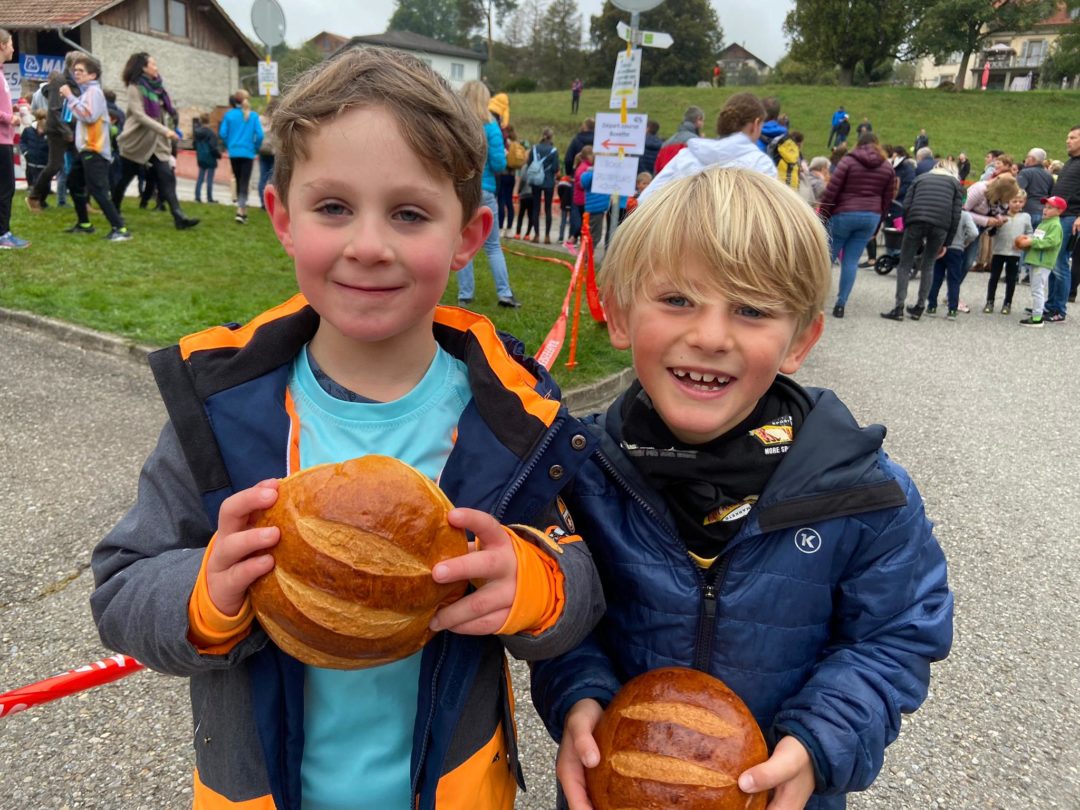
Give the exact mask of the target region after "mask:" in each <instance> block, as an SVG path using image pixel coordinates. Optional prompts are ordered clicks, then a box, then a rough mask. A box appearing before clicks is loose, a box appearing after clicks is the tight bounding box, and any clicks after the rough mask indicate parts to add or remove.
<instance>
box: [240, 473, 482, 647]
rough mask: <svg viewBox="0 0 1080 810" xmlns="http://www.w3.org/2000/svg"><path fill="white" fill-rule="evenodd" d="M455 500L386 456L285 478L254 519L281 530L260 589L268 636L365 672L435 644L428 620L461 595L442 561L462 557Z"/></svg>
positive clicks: (255, 600)
mask: <svg viewBox="0 0 1080 810" xmlns="http://www.w3.org/2000/svg"><path fill="white" fill-rule="evenodd" d="M452 508H453V505H452V504H451V503H450V501H449V500H448V499H447V497H446V495H445V494H444V493H443V492H442V490H441V489H439V488H438V486H436V485H435V484H434V483H433V482H432V481H430V480H429V479H428V478H427V477H426V476H424V475H423V474H421V473H420V472H418V471H417V470H415V469H413V468H412V467H410V466H409V465H408V464H405V463H404V462H401V461H398V460H397V459H394V458H390V457H388V456H362V457H361V458H356V459H350V460H349V461H345V462H342V463H341V464H323V465H320V466H318V467H312V468H310V469H307V470H304V471H302V472H299V473H296V474H294V475H291V476H289V477H288V478H285V479H283V480H282V481H281V485H280V487H279V493H278V499H277V502H276V503H275V504H274V506H272V507H271V508H269V509H267V510H265V511H264V512H262V513H260V514H259V515H258V516H256V518H255V521H254V523H255V525H257V526H277V527H278V528H279V529H280V530H281V540H280V541H279V542H278V544H277V546H275V547H274V549H273V551H272V554H273V557H274V569H273V570H272V571H271V572H270V573H269V574H267V575H266V576H263V577H260V578H259V579H258V580H256V581H255V583H254V584H253V585H252V586H251V601H252V606H253V607H254V609H255V615H256V616H257V617H258V619H259V622H260V624H261V625H262V626H263V629H265V630H266V632H267V634H268V635H269V636H270V637H271V638H272V639H273V640H274V643H276V644H277V645H278V646H279V647H281V649H283V650H284V651H285V652H287V653H289V654H290V655H292V656H293V657H295V658H297V659H299V660H301V661H303V662H304V663H306V664H311V665H312V666H320V667H329V668H333V669H358V668H361V667H369V666H375V665H377V664H384V663H388V662H390V661H396V660H399V659H401V658H404V657H406V656H408V655H412V654H413V653H414V652H416V651H417V650H419V649H420V648H421V647H423V646H424V644H426V643H427V641H428V640H429V639H430V638H431V636H432V633H431V631H430V630H429V629H428V623H429V622H430V621H431V617H432V616H433V615H434V614H435V611H436V610H438V609H439V608H440V607H441V606H443V605H446V604H449V603H451V602H453V601H455V600H456V599H459V598H460V597H461V596H462V595H463V594H464V592H465V588H466V584H465V583H463V582H459V583H454V584H451V585H440V584H438V583H436V582H435V581H434V580H433V579H432V578H431V569H432V568H433V567H434V566H435V565H436V563H438V562H440V561H441V560H445V559H448V558H450V557H457V556H460V555H462V554H465V553H466V552H467V550H468V544H467V542H466V539H465V533H464V532H462V531H461V530H459V529H455V528H453V527H452V526H450V525H449V524H448V523H447V520H446V516H447V513H448V512H449V511H450V509H452Z"/></svg>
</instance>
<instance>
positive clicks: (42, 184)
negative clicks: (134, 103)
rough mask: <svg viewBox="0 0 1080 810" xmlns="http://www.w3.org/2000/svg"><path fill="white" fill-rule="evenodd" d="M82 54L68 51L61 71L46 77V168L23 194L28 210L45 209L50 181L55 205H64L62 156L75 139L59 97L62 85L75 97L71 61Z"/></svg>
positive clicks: (44, 94) (44, 92) (44, 88)
mask: <svg viewBox="0 0 1080 810" xmlns="http://www.w3.org/2000/svg"><path fill="white" fill-rule="evenodd" d="M80 53H81V51H68V53H67V55H66V56H65V57H64V67H63V70H54V71H53V72H52V73H51V74H49V79H48V81H47V82H46V83H45V85H43V89H42V95H43V96H44V97H45V102H46V108H45V109H46V114H45V137H46V139H47V140H48V141H49V159H48V162H47V163H46V164H45V168H44V169H43V170H42V171H41V174H39V175H38V178H37V180H36V181H35V182H34V185H33V188H31V189H30V190H29V191H27V192H26V205H27V207H28V208H29V209H30V210H31V211H41V210H42V209H43V208H45V207H46V199H47V198H48V196H49V191H50V190H51V188H52V180H53V178H54V177H56V178H58V179H57V184H56V185H57V190H56V197H57V201H56V204H57V205H60V206H62V205H64V196H65V190H64V189H65V187H66V183H65V179H66V177H65V172H64V156H65V155H67V154H68V152H69V151H70V150H71V148H72V146H71V144H72V142H73V141H74V140H75V130H74V129H73V128H72V125H71V124H70V123H69V122H68V121H66V120H64V119H65V115H64V112H65V108H64V97H63V96H61V95H60V88H61V87H63V86H64V85H65V84H66V85H67V86H68V87H70V88H71V89H72V92H74V93H75V95H78V92H77V91H78V89H79V85H78V84H77V83H76V82H75V80H74V79H73V78H72V77H71V73H70V71H71V65H72V60H74V58H75V57H76V56H79V55H80Z"/></svg>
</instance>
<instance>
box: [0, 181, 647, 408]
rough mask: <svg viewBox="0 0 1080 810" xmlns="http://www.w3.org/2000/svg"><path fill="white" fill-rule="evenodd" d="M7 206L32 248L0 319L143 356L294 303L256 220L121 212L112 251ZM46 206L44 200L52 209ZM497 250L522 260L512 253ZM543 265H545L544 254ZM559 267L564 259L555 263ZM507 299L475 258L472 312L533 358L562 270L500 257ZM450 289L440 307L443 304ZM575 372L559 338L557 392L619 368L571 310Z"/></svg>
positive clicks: (286, 271) (7, 254) (53, 216)
mask: <svg viewBox="0 0 1080 810" xmlns="http://www.w3.org/2000/svg"><path fill="white" fill-rule="evenodd" d="M23 196H24V195H23V193H22V192H19V193H17V194H16V195H15V200H14V204H13V211H12V225H11V227H12V230H13V231H14V232H15V233H16V234H18V235H19V236H21V237H23V238H25V239H29V240H31V242H32V243H33V244H32V246H31V247H30V248H29V249H28V250H19V251H2V252H0V307H6V308H9V309H17V310H24V311H29V312H35V313H39V314H42V315H48V316H50V317H53V318H59V319H61V320H64V321H69V322H71V323H76V324H80V325H82V326H88V327H90V328H92V329H97V330H100V331H104V332H109V333H113V334H117V335H121V336H123V337H126V338H130V339H131V340H134V341H137V342H140V343H146V344H150V345H159V346H160V345H166V344H168V343H171V342H174V341H175V340H177V339H178V338H179V337H181V336H183V335H185V334H188V333H190V332H194V331H197V330H199V329H202V328H204V327H207V326H212V325H215V324H219V323H228V322H240V323H242V322H244V321H247V320H248V319H250V318H251V317H253V316H255V315H257V314H258V313H260V312H262V311H263V310H265V309H267V308H269V307H271V306H273V305H274V304H277V303H280V302H281V301H283V300H285V299H286V298H288V297H289V296H291V295H293V294H294V293H295V292H296V279H295V276H294V274H293V267H292V261H291V260H290V259H289V257H288V256H286V255H285V253H284V251H283V250H282V249H281V246H280V245H279V244H278V242H277V239H276V238H275V236H274V232H273V230H272V228H271V227H270V222H269V220H268V219H267V217H266V216H265V215H264V214H263V213H262V211H260V210H257V209H253V210H252V211H251V219H250V224H248V225H247V226H246V227H244V226H240V225H237V224H236V223H234V222H233V213H234V211H233V209H232V207H230V206H225V205H198V204H196V203H191V202H189V203H185V204H184V210H185V211H186V212H187V213H188V215H190V216H196V217H200V218H201V219H202V224H200V225H199V226H198V227H197V228H195V229H194V230H190V231H177V230H176V229H175V228H174V227H173V222H172V217H171V216H170V215H169V214H168V213H166V212H156V211H147V210H140V209H139V208H138V206H137V205H136V204H135V201H134V200H132V199H128V200H125V202H124V208H123V213H124V216H125V218H126V219H127V222H128V226H129V227H130V228H131V231H132V234H133V235H134V238H133V239H132V241H130V242H124V243H119V244H112V243H109V242H106V241H105V239H104V238H103V237H104V235H105V233H107V231H108V226H107V223H106V222H105V219H104V217H103V216H101V215H100V214H95V215H92V216H91V219H92V220H93V221H94V223H95V225H97V227H98V232H97V234H95V235H93V236H80V235H74V234H66V233H64V229H65V228H67V227H69V226H71V225H73V224H74V223H75V214H74V211H73V210H72V208H71V207H70V206H69V207H67V208H56V207H55V206H54V207H51V208H49V209H47V210H46V211H44V212H42V213H40V214H31V213H30V211H29V210H28V209H27V208H26V205H25V203H24V202H23ZM53 199H55V198H53ZM507 247H508V248H513V249H514V250H518V251H522V252H530V253H542V254H545V252H544V251H539V250H535V249H534V250H530V249H529V248H527V247H525V246H523V245H522V244H521V243H518V242H513V243H512V244H511V243H507ZM545 255H552V254H550V253H546V254H545ZM562 258H567V257H566V256H565V254H563V256H562ZM507 263H508V264H509V267H510V278H511V282H512V284H513V287H514V294H515V295H516V296H517V297H518V298H519V300H521V301H522V302H523V304H524V306H522V308H521V309H517V310H507V309H503V308H500V307H498V306H496V305H495V299H496V296H495V290H494V285H493V284H492V280H491V273H490V272H488V266H487V260H486V258H485V256H484V254H483V252H481V253H480V254H479V255H478V256H477V259H476V288H477V289H476V300H475V301H474V302H473V305H472V307H471V308H472V309H475V310H476V311H477V312H480V313H483V314H484V315H487V316H489V317H490V318H491V319H492V320H493V321H494V322H495V323H496V325H498V327H499V328H500V329H503V330H505V331H508V332H510V333H511V334H514V335H516V336H517V337H518V338H520V339H521V340H522V341H523V342H524V343H525V347H526V350H527V351H528V352H530V353H535V352H536V350H537V349H538V347H539V345H540V342H541V341H542V340H543V339H544V337H545V336H546V335H547V332H548V330H549V329H550V328H551V325H552V324H553V323H554V322H555V319H556V318H557V317H558V314H559V309H560V307H561V306H562V301H563V296H564V295H565V294H566V288H567V285H568V284H569V281H570V273H569V271H568V270H567V269H566V268H565V267H562V266H559V265H555V264H551V263H549V262H540V261H535V260H531V259H526V258H521V257H517V256H512V255H507ZM456 298H457V285H456V284H455V283H454V281H453V280H452V279H451V282H450V286H449V288H448V289H447V294H446V296H445V297H444V303H448V304H449V303H454V302H455V301H456ZM582 309H583V317H582V320H581V326H580V331H579V335H580V344H579V347H578V354H577V361H578V364H577V366H576V367H575V368H573V369H567V368H566V367H565V365H564V364H565V362H566V360H567V359H568V351H569V330H568V335H567V343H566V345H565V346H564V348H563V353H562V354H561V355H560V357H559V358H558V360H556V365H555V367H554V368H553V369H552V373H553V374H554V375H555V377H556V379H558V381H559V383H560V385H561V386H562V387H563V388H567V389H569V388H573V387H576V386H579V385H582V384H585V383H589V382H594V381H596V380H598V379H600V378H603V377H605V376H608V375H609V374H612V373H614V372H616V371H619V370H621V369H622V368H624V367H625V365H626V363H627V360H626V357H625V355H624V353H622V352H617V351H615V350H614V349H613V348H611V345H610V344H609V343H608V340H607V331H606V329H604V328H603V327H601V326H597V325H596V324H595V323H594V322H593V321H592V319H591V318H590V317H589V315H588V311H587V307H585V306H584V305H583V307H582Z"/></svg>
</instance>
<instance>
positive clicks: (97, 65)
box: [71, 53, 101, 79]
mask: <svg viewBox="0 0 1080 810" xmlns="http://www.w3.org/2000/svg"><path fill="white" fill-rule="evenodd" d="M76 65H82V66H83V70H85V71H86V72H87V73H93V74H94V75H95V76H96V77H97V78H99V79H100V78H101V62H99V61H98V60H97V59H95V58H94V57H92V56H91V55H90V54H88V53H80V54H79V55H78V56H76V57H75V59H74V60H73V61H72V63H71V67H73V68H74V67H75V66H76Z"/></svg>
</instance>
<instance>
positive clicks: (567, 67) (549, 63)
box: [536, 0, 585, 89]
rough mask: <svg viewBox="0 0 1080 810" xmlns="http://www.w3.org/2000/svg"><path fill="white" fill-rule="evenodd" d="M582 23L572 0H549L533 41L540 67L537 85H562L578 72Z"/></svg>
mask: <svg viewBox="0 0 1080 810" xmlns="http://www.w3.org/2000/svg"><path fill="white" fill-rule="evenodd" d="M583 31H584V26H583V23H582V18H581V12H580V11H578V5H577V2H576V0H552V2H551V5H549V6H548V7H547V10H546V11H545V12H544V16H543V19H542V21H541V25H540V31H539V34H540V35H539V37H538V41H537V43H536V46H537V49H538V50H539V52H540V53H539V56H540V60H541V63H542V64H543V66H544V68H545V69H544V70H543V71H542V73H541V74H540V75H541V77H542V81H541V85H542V86H544V87H550V88H551V89H566V88H569V87H570V82H572V81H573V80H574V79H575V78H576V77H578V76H580V75H581V71H582V68H583V67H584V62H585V54H584V52H583V51H582V49H581V38H582V32H583Z"/></svg>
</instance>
